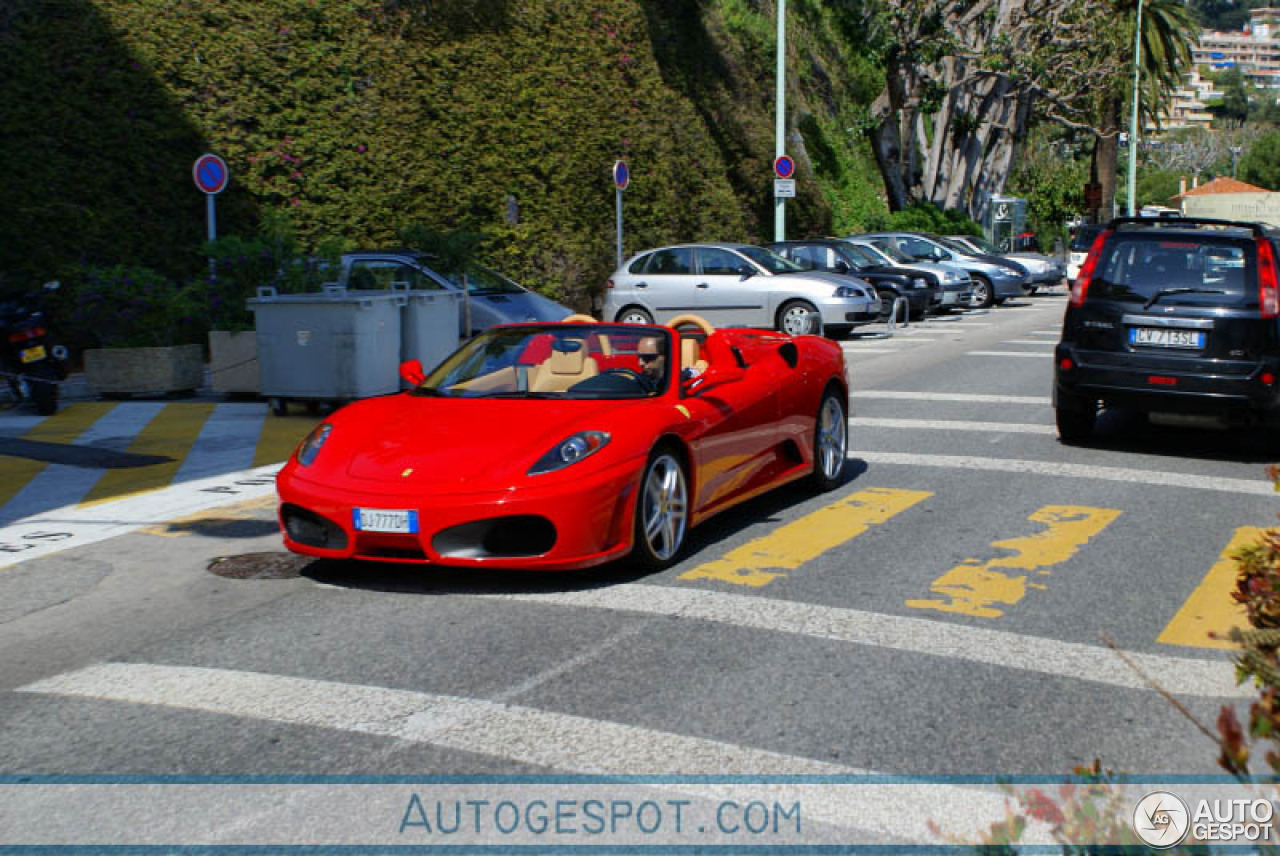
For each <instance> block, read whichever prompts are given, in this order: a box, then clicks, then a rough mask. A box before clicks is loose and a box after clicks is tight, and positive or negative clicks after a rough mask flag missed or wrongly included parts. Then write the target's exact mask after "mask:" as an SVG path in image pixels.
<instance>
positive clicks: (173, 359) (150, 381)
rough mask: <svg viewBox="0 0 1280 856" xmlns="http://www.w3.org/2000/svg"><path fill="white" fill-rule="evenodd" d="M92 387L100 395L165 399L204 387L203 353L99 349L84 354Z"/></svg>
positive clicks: (195, 349) (189, 348)
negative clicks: (165, 397)
mask: <svg viewBox="0 0 1280 856" xmlns="http://www.w3.org/2000/svg"><path fill="white" fill-rule="evenodd" d="M84 371H85V376H86V378H87V380H88V381H89V386H90V387H91V388H92V389H93V391H94V392H96V393H98V394H99V395H107V396H113V395H164V394H167V393H170V392H182V391H186V390H196V389H199V388H200V387H201V386H203V385H204V349H203V348H202V347H201V346H200V345H177V346H175V347H171V348H100V349H95V350H88V351H85V352H84Z"/></svg>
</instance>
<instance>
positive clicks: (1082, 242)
mask: <svg viewBox="0 0 1280 856" xmlns="http://www.w3.org/2000/svg"><path fill="white" fill-rule="evenodd" d="M1101 233H1102V227H1101V226H1081V227H1080V228H1078V229H1076V233H1075V234H1074V235H1072V236H1071V252H1073V253H1087V252H1089V248H1090V247H1092V246H1093V239H1094V238H1096V237H1098V235H1099V234H1101Z"/></svg>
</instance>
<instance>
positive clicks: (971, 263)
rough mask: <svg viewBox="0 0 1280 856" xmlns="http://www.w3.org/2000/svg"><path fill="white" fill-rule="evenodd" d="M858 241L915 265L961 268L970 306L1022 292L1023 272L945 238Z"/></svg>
mask: <svg viewBox="0 0 1280 856" xmlns="http://www.w3.org/2000/svg"><path fill="white" fill-rule="evenodd" d="M861 237H864V238H870V239H871V241H872V242H873V243H874V244H875V245H876V246H878V247H879V246H891V247H893V248H894V249H897V250H900V251H901V252H903V253H905V254H906V255H908V256H910V257H911V258H913V259H915V260H916V261H926V262H951V263H953V264H956V265H958V266H960V267H962V268H964V269H965V270H966V271H968V272H969V276H970V278H971V279H972V280H973V286H972V288H971V289H970V298H969V305H970V306H974V307H987V306H991V305H992V304H993V303H997V304H998V303H1004V302H1005V301H1006V300H1008V299H1009V298H1010V297H1017V296H1019V295H1021V294H1024V293H1025V292H1026V289H1025V288H1024V286H1025V284H1026V282H1027V270H1026V268H1024V267H1022V266H1021V265H1019V264H1017V263H1016V262H1011V261H1007V260H1005V259H1002V258H999V257H998V256H988V255H984V254H980V253H974V252H973V251H971V250H969V249H968V248H967V247H962V246H960V245H959V244H953V243H951V242H949V241H947V239H946V238H942V237H939V236H937V235H930V234H926V233H923V232H875V233H871V234H867V235H862V236H861Z"/></svg>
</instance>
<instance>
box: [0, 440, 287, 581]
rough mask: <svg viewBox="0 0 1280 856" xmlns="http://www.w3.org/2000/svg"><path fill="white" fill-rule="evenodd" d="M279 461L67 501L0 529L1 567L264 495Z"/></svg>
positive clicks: (272, 482)
mask: <svg viewBox="0 0 1280 856" xmlns="http://www.w3.org/2000/svg"><path fill="white" fill-rule="evenodd" d="M278 469H279V465H278V464H272V465H271V466H267V467H257V468H255V469H251V470H245V471H243V472H239V473H228V474H226V475H221V476H215V477H212V478H207V479H198V480H196V481H190V482H183V483H182V484H177V485H170V486H169V487H166V488H161V489H159V490H153V491H148V492H146V493H140V494H135V495H132V496H127V497H122V498H117V499H114V500H110V501H107V502H100V503H96V504H94V505H88V506H86V505H80V506H76V505H68V506H65V507H62V508H57V509H53V510H52V511H46V512H43V513H41V514H37V515H34V516H32V517H26V518H23V519H22V520H20V521H19V522H17V523H13V524H10V525H8V526H5V527H3V528H0V568H6V567H9V566H11V565H16V564H18V563H20V562H25V561H28V560H30V559H37V558H40V557H41V556H47V555H49V554H50V553H56V552H59V551H61V550H69V549H71V548H73V547H81V546H84V545H86V544H94V543H97V542H98V541H105V540H106V539H108V538H114V537H116V536H117V535H125V534H127V533H129V532H133V531H136V530H138V529H141V528H143V527H146V526H153V525H155V524H157V523H163V522H165V521H168V520H172V519H174V518H175V517H183V516H184V515H190V514H195V513H197V512H200V511H204V510H206V509H210V508H217V507H220V506H223V505H230V504H232V503H236V502H242V501H244V500H249V499H258V498H259V497H263V496H268V495H270V494H271V493H273V492H274V491H275V473H276V471H277V470H278Z"/></svg>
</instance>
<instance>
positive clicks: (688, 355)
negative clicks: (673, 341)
mask: <svg viewBox="0 0 1280 856" xmlns="http://www.w3.org/2000/svg"><path fill="white" fill-rule="evenodd" d="M700 356H701V353H700V352H699V350H698V340H697V339H681V340H680V368H682V369H690V368H693V366H694V364H696V363H697V362H698V359H699V358H700Z"/></svg>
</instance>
